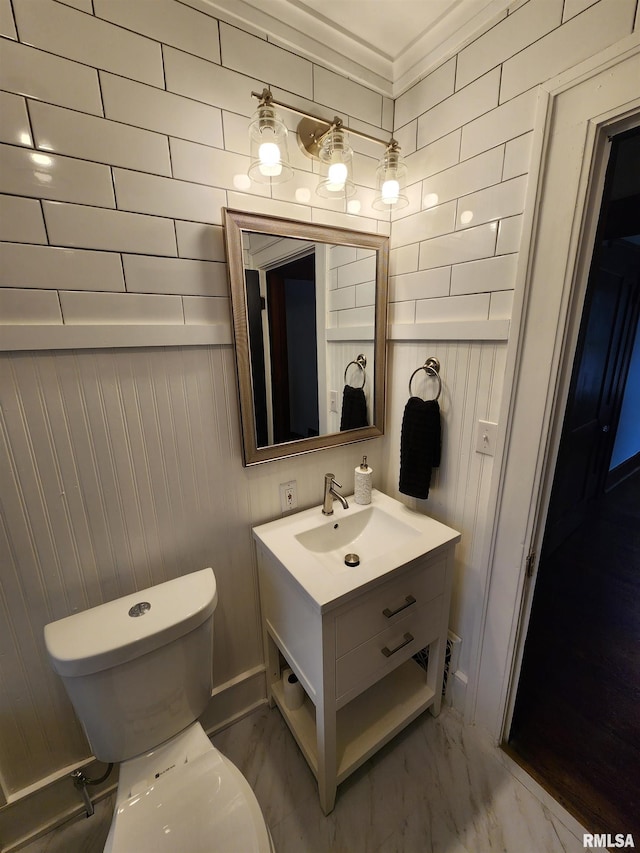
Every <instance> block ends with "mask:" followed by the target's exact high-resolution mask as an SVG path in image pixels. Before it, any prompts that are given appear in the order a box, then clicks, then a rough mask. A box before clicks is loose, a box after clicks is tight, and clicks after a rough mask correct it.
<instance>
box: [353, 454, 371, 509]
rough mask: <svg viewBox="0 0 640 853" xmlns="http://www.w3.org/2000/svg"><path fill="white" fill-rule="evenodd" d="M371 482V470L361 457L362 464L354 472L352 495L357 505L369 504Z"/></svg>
mask: <svg viewBox="0 0 640 853" xmlns="http://www.w3.org/2000/svg"><path fill="white" fill-rule="evenodd" d="M372 481H373V470H372V468H371V466H370V465H367V457H366V456H363V457H362V464H360V465H358V467H357V468H356V472H355V488H354V495H355V500H356V503H357V504H370V503H371V484H372Z"/></svg>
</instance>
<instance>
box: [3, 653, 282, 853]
mask: <svg viewBox="0 0 640 853" xmlns="http://www.w3.org/2000/svg"><path fill="white" fill-rule="evenodd" d="M266 695H267V694H266V685H265V671H264V665H260V666H256V667H254V668H253V669H250V670H246V671H245V672H243V673H241V674H240V675H239V676H237V677H236V678H233V679H232V680H231V681H228V682H226V683H225V684H221V685H219V686H218V687H216V688H214V690H213V695H212V699H211V702H210V704H209V707H208V708H207V709H206V711H205V712H204V714H203V715H202V717H201V718H200V721H201V723H202V726H203V728H204V729H205V731H206V732H207V734H209V735H211V734H214V733H215V732H218V731H221V730H222V729H224V728H226V727H227V726H229V725H231V724H232V723H234V722H236V720H239V719H241V718H242V717H244V716H246V714H249V713H250V712H251V711H253V710H254V709H255V708H257V707H259V706H260V705H262V704H264V702H266ZM76 766H77V767H82V769H83V771H84V772H85V774H86V775H87V776H88V777H89V778H98V777H100V776H101V775H102V774H103V773H104V770H105V765H104V764H102V763H101V762H98V761H93V762H91V763H89V764H88V763H87V761H86V760H85V761H82V762H79V763H78V764H77V765H73V766H70V767H69V768H64V769H65V770H66V771H68V772H67V773H66V775H64V776H62V778H54V780H53V781H52V780H51V777H47V778H44V779H42V780H41V782H40V783H36V784H35V785H31V786H30V787H29V789H28V790H27V791H25V792H24V793H22V792H21V793H20V794H17V795H14V797H13V798H12V802H10V803H7V805H4V806H2V807H1V808H0V853H15V851H18V850H20V848H21V847H24V846H25V845H27V844H29V843H30V842H32V841H34V840H35V839H36V838H39V837H40V836H42V835H45V834H46V833H47V832H50V831H51V830H52V829H55V827H56V826H59V825H60V824H62V823H65V822H66V821H68V820H70V819H72V818H75V817H79V816H80V815H82V814H84V812H85V808H84V804H83V802H82V797H81V795H80V793H79V791H77V790H76V789H75V788H74V786H73V782H72V781H71V779H70V777H69V774H70V773H71V771H72V770H74V769H76ZM55 775H56V774H54V776H55ZM117 783H118V767H117V766H116V767H114V768H113V772H112V773H111V775H110V776H109V778H108V779H106V780H105V781H104V782H103V783H102V784H101V785H96V787H95V788H92V789H91V799H92V800H93V801H94V802H96V801H98V800H101V799H102V798H103V797H106V796H108V795H109V794H110V793H111V792H112V791H114V790H115V789H116V786H117ZM89 819H90V818H89Z"/></svg>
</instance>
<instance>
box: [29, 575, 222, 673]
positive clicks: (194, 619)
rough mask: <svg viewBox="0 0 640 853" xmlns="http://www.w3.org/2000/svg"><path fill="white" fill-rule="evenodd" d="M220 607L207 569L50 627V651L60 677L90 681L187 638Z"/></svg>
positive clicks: (46, 636)
mask: <svg viewBox="0 0 640 853" xmlns="http://www.w3.org/2000/svg"><path fill="white" fill-rule="evenodd" d="M217 603H218V593H217V589H216V579H215V575H214V574H213V569H210V568H209V569H202V570H200V571H198V572H192V573H191V574H188V575H183V576H182V577H179V578H175V579H174V580H170V581H166V582H165V583H161V584H158V585H157V586H152V587H149V588H148V589H143V590H140V591H139V592H134V593H132V594H131V595H125V596H124V597H123V598H117V599H115V600H114V601H109V602H107V603H106V604H100V605H98V606H97V607H92V608H90V609H89V610H83V611H82V612H80V613H74V614H73V615H72V616H67V617H65V618H64V619H59V620H58V621H57V622H50V623H49V624H48V625H45V628H44V640H45V645H46V647H47V652H48V653H49V657H50V658H51V663H52V665H53V668H54V669H55V671H56V672H57V673H58V674H59V675H64V676H72V677H73V676H81V675H89V674H90V673H92V672H99V671H100V670H103V669H108V668H110V667H112V666H117V665H118V664H122V663H126V661H129V660H133V659H134V658H137V657H140V656H141V655H144V654H147V653H148V652H151V651H153V650H154V649H158V648H160V647H161V646H164V645H167V644H168V643H170V642H171V641H172V640H176V639H178V638H179V637H181V636H183V635H184V634H187V633H188V632H189V631H192V630H193V629H194V628H197V627H198V626H199V625H201V624H202V623H203V622H204V621H205V620H206V619H208V618H209V616H211V614H212V613H213V611H214V610H215V607H216V604H217ZM147 605H149V606H148V607H147ZM132 608H133V609H132ZM130 612H131V613H132V614H135V613H138V614H139V615H137V616H136V615H130Z"/></svg>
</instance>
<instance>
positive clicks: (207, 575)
mask: <svg viewBox="0 0 640 853" xmlns="http://www.w3.org/2000/svg"><path fill="white" fill-rule="evenodd" d="M216 605H217V589H216V582H215V576H214V574H213V571H212V570H211V569H203V570H202V571H199V572H193V573H191V574H189V575H185V576H183V577H181V578H176V579H175V580H172V581H167V582H166V583H163V584H159V585H157V586H154V587H150V588H148V589H146V590H142V591H140V592H137V593H134V594H133V595H128V596H125V597H124V598H119V599H116V600H115V601H111V602H108V603H107V604H102V605H99V606H98V607H94V608H91V609H89V610H85V611H82V612H81V613H76V614H74V615H72V616H68V617H66V618H65V619H61V620H58V621H57V622H52V623H50V624H49V625H46V626H45V645H46V647H47V652H48V654H49V657H50V660H51V664H52V666H53V668H54V670H55V671H56V672H57V673H58V674H59V675H60V676H61V678H62V680H63V682H64V685H65V688H66V690H67V693H68V694H69V698H70V699H71V702H72V704H73V706H74V708H75V711H76V714H77V715H78V717H79V719H80V722H81V723H82V726H83V728H84V730H85V733H86V735H87V738H88V740H89V743H90V745H91V748H92V750H93V753H94V755H95V757H96V758H98V759H99V760H101V761H106V762H120V777H119V782H118V790H117V793H116V807H115V812H114V816H113V820H112V823H111V828H110V830H109V836H108V838H107V842H106V846H105V848H104V850H105V853H134V852H135V853H235V851H238V853H272V851H273V844H272V841H271V837H270V834H269V830H268V828H267V826H266V824H265V822H264V818H263V816H262V813H261V811H260V806H259V805H258V801H257V799H256V797H255V795H254V793H253V791H252V790H251V787H250V786H249V784H248V782H247V781H246V780H245V779H244V777H243V776H242V774H241V773H240V771H239V770H238V769H237V768H236V767H235V766H234V765H233V764H232V763H231V762H230V761H229V760H228V759H227V758H225V757H224V756H223V755H222V754H221V753H220V752H219V751H218V750H217V749H216V748H215V747H214V746H213V744H212V743H211V741H210V740H209V738H208V737H207V735H206V734H205V732H204V730H203V728H202V726H201V725H200V723H199V722H197V718H198V716H200V714H202V712H203V711H204V709H205V708H206V707H207V705H208V704H209V701H210V700H211V688H212V637H213V613H214V610H215V607H216Z"/></svg>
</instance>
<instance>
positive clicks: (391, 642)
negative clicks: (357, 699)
mask: <svg viewBox="0 0 640 853" xmlns="http://www.w3.org/2000/svg"><path fill="white" fill-rule="evenodd" d="M441 609H442V597H441V596H438V597H437V598H435V599H433V600H432V601H430V602H428V603H427V604H423V605H422V607H419V608H418V609H417V610H414V611H413V612H412V613H408V614H406V615H405V616H404V617H403V618H402V619H399V620H398V621H397V622H396V623H395V624H394V625H393V626H390V627H388V628H386V630H384V631H381V632H380V633H379V634H376V636H375V637H371V638H370V639H369V640H367V641H366V642H365V643H362V644H361V645H359V646H357V648H355V649H352V650H351V651H350V652H347V654H346V655H343V656H342V657H341V658H339V659H338V660H337V661H336V699H337V700H340V698H341V697H342V696H344V694H345V693H348V692H350V691H353V690H358V692H359V690H360V689H362V690H364V689H366V688H367V687H368V686H369V685H370V684H373V683H374V682H375V681H377V680H378V679H379V678H381V677H382V676H383V675H385V674H386V673H387V672H391V670H392V669H395V668H396V667H397V666H399V665H400V664H401V663H404V661H406V660H408V659H409V658H410V657H411V656H412V655H414V654H415V653H416V652H418V651H420V649H423V648H424V647H425V646H427V645H429V643H431V642H432V641H433V640H435V639H436V637H437V636H438V633H439V631H440V621H441V620H440V615H441ZM425 678H426V674H425Z"/></svg>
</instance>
